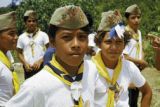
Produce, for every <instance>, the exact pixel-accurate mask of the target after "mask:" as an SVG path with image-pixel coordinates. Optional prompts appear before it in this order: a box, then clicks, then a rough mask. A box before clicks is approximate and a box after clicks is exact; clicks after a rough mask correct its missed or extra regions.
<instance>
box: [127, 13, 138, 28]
mask: <svg viewBox="0 0 160 107" xmlns="http://www.w3.org/2000/svg"><path fill="white" fill-rule="evenodd" d="M127 21H128V25H129V26H130V27H131V28H133V29H138V27H139V24H140V21H141V16H140V15H139V14H131V15H130V16H129V17H128V19H127Z"/></svg>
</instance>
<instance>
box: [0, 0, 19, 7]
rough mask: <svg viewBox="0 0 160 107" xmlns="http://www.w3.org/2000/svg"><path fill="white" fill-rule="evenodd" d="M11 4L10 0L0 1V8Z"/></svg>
mask: <svg viewBox="0 0 160 107" xmlns="http://www.w3.org/2000/svg"><path fill="white" fill-rule="evenodd" d="M17 1H21V0H17ZM11 2H12V0H0V7H5V6H7V5H9V4H10V3H11Z"/></svg>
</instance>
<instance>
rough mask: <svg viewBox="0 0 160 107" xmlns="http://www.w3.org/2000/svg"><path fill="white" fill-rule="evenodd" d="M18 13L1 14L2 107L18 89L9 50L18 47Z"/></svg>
mask: <svg viewBox="0 0 160 107" xmlns="http://www.w3.org/2000/svg"><path fill="white" fill-rule="evenodd" d="M15 16H16V14H15V12H9V13H6V14H1V15H0V107H3V106H5V104H6V102H7V101H8V100H9V99H10V98H11V97H12V96H13V95H14V94H15V93H16V92H17V91H18V87H19V84H17V81H16V80H17V77H16V74H15V72H13V67H12V64H11V61H10V60H9V57H8V56H7V52H9V50H13V49H16V43H17V31H16V17H15Z"/></svg>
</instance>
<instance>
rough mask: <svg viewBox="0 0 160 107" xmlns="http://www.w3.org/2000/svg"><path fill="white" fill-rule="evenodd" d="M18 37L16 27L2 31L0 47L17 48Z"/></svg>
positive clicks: (6, 48) (5, 48) (2, 48)
mask: <svg viewBox="0 0 160 107" xmlns="http://www.w3.org/2000/svg"><path fill="white" fill-rule="evenodd" d="M17 39H18V37H17V31H16V29H9V30H5V31H3V32H1V33H0V49H1V50H3V51H7V50H13V49H16V44H17Z"/></svg>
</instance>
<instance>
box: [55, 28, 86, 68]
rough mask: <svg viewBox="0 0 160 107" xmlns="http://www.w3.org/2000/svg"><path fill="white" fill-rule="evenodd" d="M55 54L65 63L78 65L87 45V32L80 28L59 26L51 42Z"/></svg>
mask: <svg viewBox="0 0 160 107" xmlns="http://www.w3.org/2000/svg"><path fill="white" fill-rule="evenodd" d="M53 45H54V47H55V48H56V52H55V55H56V57H58V58H59V59H61V61H63V62H64V63H65V64H67V65H70V66H79V65H80V64H81V62H82V61H83V57H84V54H85V53H86V51H87V47H88V34H87V33H86V32H84V31H83V30H81V29H76V30H68V29H64V28H59V30H58V31H57V32H56V36H55V41H54V43H53Z"/></svg>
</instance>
